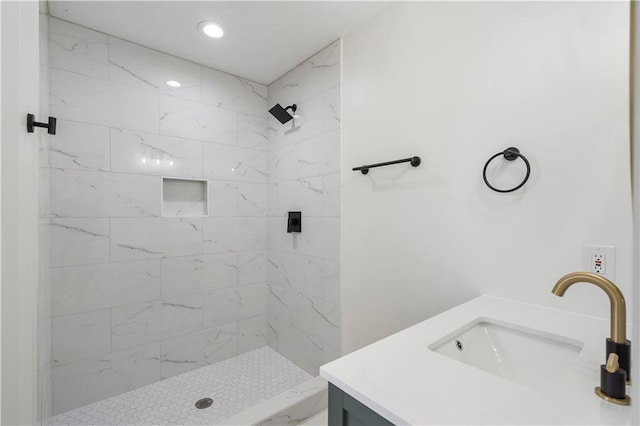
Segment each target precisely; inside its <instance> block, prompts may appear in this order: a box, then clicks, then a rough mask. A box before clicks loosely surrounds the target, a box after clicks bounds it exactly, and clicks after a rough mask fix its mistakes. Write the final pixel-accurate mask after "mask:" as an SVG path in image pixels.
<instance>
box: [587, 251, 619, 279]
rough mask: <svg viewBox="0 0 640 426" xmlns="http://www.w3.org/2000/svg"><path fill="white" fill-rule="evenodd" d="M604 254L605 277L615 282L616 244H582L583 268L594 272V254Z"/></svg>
mask: <svg viewBox="0 0 640 426" xmlns="http://www.w3.org/2000/svg"><path fill="white" fill-rule="evenodd" d="M596 254H601V255H603V256H604V274H602V275H603V276H604V277H606V278H608V279H609V280H610V281H613V282H615V279H616V248H615V247H614V246H600V245H595V244H585V245H584V246H582V269H583V270H584V271H586V272H594V271H593V270H592V268H591V264H592V262H593V259H594V256H595V255H596Z"/></svg>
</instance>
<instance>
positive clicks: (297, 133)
mask: <svg viewBox="0 0 640 426" xmlns="http://www.w3.org/2000/svg"><path fill="white" fill-rule="evenodd" d="M327 101H328V100H326V99H325V96H324V94H323V93H318V94H317V95H316V96H314V97H312V98H310V99H307V100H305V101H303V102H298V103H297V104H296V105H297V107H298V108H297V110H296V115H297V116H298V117H297V118H294V119H293V120H291V121H289V122H288V123H286V124H280V122H278V121H277V120H275V119H274V118H271V119H270V120H269V124H268V132H269V147H270V149H275V148H279V147H281V146H285V145H289V144H292V143H296V142H300V141H302V140H305V139H309V138H311V137H314V136H318V135H320V134H322V133H323V132H324V131H325V130H324V120H325V118H326V117H327V116H328V114H329V112H330V106H329V105H328V104H326V102H327Z"/></svg>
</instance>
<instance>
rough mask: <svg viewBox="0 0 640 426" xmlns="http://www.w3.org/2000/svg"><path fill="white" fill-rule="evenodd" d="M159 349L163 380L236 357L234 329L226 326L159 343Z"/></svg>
mask: <svg viewBox="0 0 640 426" xmlns="http://www.w3.org/2000/svg"><path fill="white" fill-rule="evenodd" d="M160 348H161V356H162V363H161V373H162V378H163V379H166V378H167V377H171V376H175V375H177V374H181V373H185V372H187V371H191V370H193V369H196V368H200V367H203V366H205V365H209V364H213V363H214V362H218V361H222V360H225V359H228V358H231V357H233V356H236V355H238V326H237V325H236V324H226V325H223V326H220V327H215V328H209V329H206V330H202V331H198V332H195V333H190V334H185V335H182V336H178V337H174V338H171V339H167V340H163V341H162V343H161V344H160Z"/></svg>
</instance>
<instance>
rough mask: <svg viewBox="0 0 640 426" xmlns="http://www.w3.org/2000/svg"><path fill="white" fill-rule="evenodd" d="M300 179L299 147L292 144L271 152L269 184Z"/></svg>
mask: <svg viewBox="0 0 640 426" xmlns="http://www.w3.org/2000/svg"><path fill="white" fill-rule="evenodd" d="M297 177H298V145H297V144H292V145H287V146H283V147H281V148H276V149H274V150H271V151H269V182H281V181H284V180H292V179H296V178H297Z"/></svg>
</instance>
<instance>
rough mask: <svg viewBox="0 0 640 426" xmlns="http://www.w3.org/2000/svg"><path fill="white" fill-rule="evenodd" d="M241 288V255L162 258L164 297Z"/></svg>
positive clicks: (222, 254)
mask: <svg viewBox="0 0 640 426" xmlns="http://www.w3.org/2000/svg"><path fill="white" fill-rule="evenodd" d="M237 285H238V254H237V253H220V254H210V255H202V256H184V257H175V258H169V259H162V297H173V296H180V295H186V294H201V293H206V292H210V291H212V290H215V289H219V288H226V287H235V286H237Z"/></svg>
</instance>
